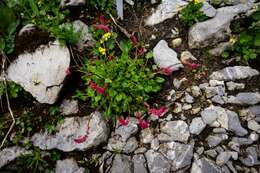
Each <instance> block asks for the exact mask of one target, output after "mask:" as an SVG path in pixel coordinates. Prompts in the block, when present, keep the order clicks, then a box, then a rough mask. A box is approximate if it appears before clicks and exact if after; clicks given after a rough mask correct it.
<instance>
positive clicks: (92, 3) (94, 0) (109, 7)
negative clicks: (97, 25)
mask: <svg viewBox="0 0 260 173" xmlns="http://www.w3.org/2000/svg"><path fill="white" fill-rule="evenodd" d="M86 3H87V7H94V8H95V9H96V10H98V11H103V12H106V13H110V12H112V11H113V8H114V6H115V5H114V4H115V0H89V1H87V2H86Z"/></svg>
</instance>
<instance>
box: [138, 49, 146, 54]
mask: <svg viewBox="0 0 260 173" xmlns="http://www.w3.org/2000/svg"><path fill="white" fill-rule="evenodd" d="M145 52H146V49H145V48H144V47H141V48H140V49H138V54H139V55H140V56H144V53H145Z"/></svg>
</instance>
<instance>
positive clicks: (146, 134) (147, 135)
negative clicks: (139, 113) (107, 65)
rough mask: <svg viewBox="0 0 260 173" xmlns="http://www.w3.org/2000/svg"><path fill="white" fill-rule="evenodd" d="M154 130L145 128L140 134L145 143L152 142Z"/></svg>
mask: <svg viewBox="0 0 260 173" xmlns="http://www.w3.org/2000/svg"><path fill="white" fill-rule="evenodd" d="M153 138H154V136H153V132H152V130H151V129H150V128H146V129H143V130H142V131H141V134H140V139H141V142H142V143H144V144H148V143H151V142H152V140H153Z"/></svg>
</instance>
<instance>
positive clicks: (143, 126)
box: [138, 118, 150, 129]
mask: <svg viewBox="0 0 260 173" xmlns="http://www.w3.org/2000/svg"><path fill="white" fill-rule="evenodd" d="M138 123H139V124H138V125H139V127H140V128H141V129H146V128H149V127H150V124H149V123H148V122H147V121H146V120H144V119H142V118H139V119H138Z"/></svg>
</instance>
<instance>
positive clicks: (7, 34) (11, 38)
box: [0, 2, 20, 54]
mask: <svg viewBox="0 0 260 173" xmlns="http://www.w3.org/2000/svg"><path fill="white" fill-rule="evenodd" d="M19 22H20V21H19V20H18V18H17V17H16V15H15V13H14V11H13V10H12V9H11V8H9V7H8V6H7V5H5V4H4V3H3V2H0V54H1V53H2V52H5V53H6V54H10V53H12V52H13V51H14V47H15V31H16V28H17V26H18V24H19Z"/></svg>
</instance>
